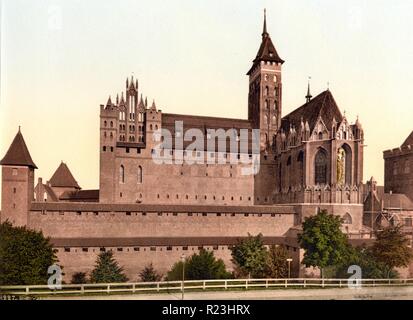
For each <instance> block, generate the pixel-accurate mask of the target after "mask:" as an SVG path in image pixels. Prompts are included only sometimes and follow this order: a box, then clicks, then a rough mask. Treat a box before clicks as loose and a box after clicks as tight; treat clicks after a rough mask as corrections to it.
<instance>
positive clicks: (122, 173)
mask: <svg viewBox="0 0 413 320" xmlns="http://www.w3.org/2000/svg"><path fill="white" fill-rule="evenodd" d="M119 181H120V183H125V167H124V166H123V165H121V166H120V170H119Z"/></svg>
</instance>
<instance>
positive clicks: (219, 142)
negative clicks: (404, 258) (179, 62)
mask: <svg viewBox="0 0 413 320" xmlns="http://www.w3.org/2000/svg"><path fill="white" fill-rule="evenodd" d="M283 63H284V60H282V59H281V58H280V56H279V54H278V52H277V50H276V48H275V46H274V44H273V42H272V40H271V37H270V35H269V33H268V32H267V26H266V18H265V17H264V26H263V32H262V40H261V45H260V47H259V50H258V53H257V55H256V57H255V59H254V60H253V63H252V66H251V68H250V69H249V71H248V72H247V75H248V77H249V94H248V119H228V118H216V117H202V116H191V115H179V114H171V113H163V112H162V111H161V109H160V108H159V107H158V106H157V105H156V103H155V102H152V103H151V104H150V105H149V104H148V102H147V99H146V98H145V99H143V95H142V94H140V92H139V83H138V81H137V80H134V79H133V77H132V78H131V79H127V80H126V92H125V94H123V93H122V94H121V95H120V96H119V95H118V96H117V97H116V99H115V100H114V101H112V99H111V97H109V99H108V101H107V103H106V104H105V105H101V106H100V150H99V153H100V163H99V165H100V177H99V190H82V189H81V187H80V186H79V185H78V183H77V182H76V180H75V178H74V177H73V175H72V173H71V172H70V170H69V168H68V166H67V165H66V164H65V163H61V164H60V166H59V167H58V169H57V170H56V172H55V173H54V174H53V176H52V177H51V178H50V180H48V181H45V183H44V182H43V180H42V179H41V178H39V179H38V183H37V185H36V187H35V186H34V174H35V169H36V168H37V167H36V165H35V163H34V162H33V160H32V158H31V156H30V153H29V151H28V148H27V146H26V144H25V142H24V139H23V135H22V133H21V132H20V129H19V132H18V133H17V135H16V137H15V139H14V140H13V142H12V144H11V146H10V148H9V150H8V151H7V153H6V155H5V156H4V158H3V159H2V160H1V162H0V164H1V165H2V212H1V220H2V221H4V220H7V219H8V220H9V221H11V222H13V223H14V224H15V225H25V226H27V227H29V228H32V229H36V230H42V231H43V233H44V234H45V235H46V236H49V237H50V238H51V241H52V243H53V245H54V247H55V248H56V249H57V255H58V258H59V263H60V264H61V265H62V266H63V267H64V272H65V279H66V280H67V281H70V278H71V275H72V274H73V273H74V272H80V271H83V272H88V271H91V270H92V269H93V267H94V262H95V260H96V256H97V254H98V253H99V252H100V251H105V250H113V251H114V252H115V257H116V259H117V260H118V261H119V263H120V264H121V265H122V266H123V267H124V269H125V272H126V274H127V275H128V277H129V279H131V280H134V281H136V280H138V273H139V272H140V270H142V269H143V267H144V266H145V265H147V264H149V263H153V265H154V267H155V268H156V269H158V270H159V271H160V272H162V273H165V272H166V271H167V270H168V269H169V268H170V267H171V266H172V265H173V263H175V262H176V261H178V260H179V259H180V257H181V255H182V254H185V255H187V256H188V255H191V254H193V253H195V252H198V250H200V249H201V248H206V249H208V250H213V251H214V254H215V256H217V257H218V258H222V259H223V260H224V262H225V263H226V265H227V267H228V268H230V269H231V268H232V264H231V255H230V250H229V248H230V246H231V245H233V244H235V243H236V241H237V239H240V238H243V237H246V236H247V235H248V233H250V234H258V233H262V234H263V240H264V243H265V244H266V245H271V244H276V245H278V244H283V245H285V246H286V247H287V249H288V251H289V254H290V256H291V258H292V259H293V264H292V266H293V273H292V274H293V275H297V276H298V275H303V274H304V273H305V272H306V270H305V268H303V266H302V265H301V264H300V261H301V259H302V254H303V253H302V250H300V248H299V245H298V243H297V233H299V232H300V226H301V223H302V221H303V219H304V218H305V217H307V216H311V215H314V214H316V213H317V212H318V211H319V210H322V209H326V210H328V211H329V212H330V213H333V214H336V215H339V216H341V217H343V219H344V227H343V228H344V230H343V231H345V232H346V233H347V234H348V235H349V237H350V238H360V235H361V234H362V231H363V228H364V227H363V225H362V222H363V188H362V186H363V185H362V179H363V140H364V133H363V129H362V126H361V124H360V122H359V120H358V119H357V121H356V122H355V123H354V124H350V123H349V121H348V120H347V118H346V116H345V115H343V114H342V113H341V112H340V109H339V108H338V106H337V104H336V102H335V100H334V97H333V95H332V93H331V91H330V90H326V91H324V92H322V93H320V94H319V95H317V96H316V97H314V98H313V97H312V96H311V93H310V87H308V92H307V96H306V97H305V98H306V100H305V103H304V104H303V105H302V106H301V107H299V108H297V109H296V110H295V111H293V112H291V113H290V114H288V115H286V116H284V117H283V116H282V107H283V105H282V88H283V82H282V66H283ZM160 132H169V133H170V137H169V138H170V139H166V140H167V141H166V140H165V136H163V135H162V137H160ZM218 133H219V134H218ZM167 138H168V137H167ZM196 138H198V142H199V141H201V142H202V143H198V144H195V140H196ZM167 142H168V143H167ZM160 143H161V147H160ZM194 145H196V146H195V147H194ZM159 158H162V159H167V161H164V162H163V163H162V164H160V163H158V161H156V160H157V159H158V160H159ZM194 159H195V160H194ZM189 160H190V161H189ZM249 167H251V168H252V170H248V169H251V168H249Z"/></svg>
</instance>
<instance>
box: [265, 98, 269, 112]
mask: <svg viewBox="0 0 413 320" xmlns="http://www.w3.org/2000/svg"><path fill="white" fill-rule="evenodd" d="M268 107H269V104H268V100H265V110H268Z"/></svg>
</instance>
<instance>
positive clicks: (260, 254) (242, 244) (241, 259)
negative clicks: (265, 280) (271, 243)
mask: <svg viewBox="0 0 413 320" xmlns="http://www.w3.org/2000/svg"><path fill="white" fill-rule="evenodd" d="M231 256H232V262H233V263H234V265H235V267H236V268H235V269H236V274H237V276H239V277H246V276H248V277H253V278H262V277H263V276H264V275H265V267H266V260H267V249H266V248H265V247H264V243H263V241H262V234H259V235H257V236H255V237H254V236H251V235H250V234H248V238H246V239H242V240H239V241H238V243H237V244H236V245H234V246H232V247H231Z"/></svg>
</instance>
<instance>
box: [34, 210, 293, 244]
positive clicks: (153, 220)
mask: <svg viewBox="0 0 413 320" xmlns="http://www.w3.org/2000/svg"><path fill="white" fill-rule="evenodd" d="M251 212H254V211H251ZM294 223H295V215H294V214H288V213H236V212H232V213H229V212H228V213H221V212H219V211H218V212H185V211H184V209H183V210H182V212H171V211H166V212H162V211H159V212H142V211H140V212H138V211H135V212H125V211H123V212H97V211H86V212H85V211H47V212H41V211H31V212H30V214H29V226H30V228H33V229H36V230H42V231H43V233H44V234H45V235H46V236H50V237H52V238H53V237H57V238H62V237H63V238H91V237H109V238H111V237H113V238H116V237H165V236H168V237H209V236H220V235H225V236H247V234H248V233H251V234H254V235H256V234H259V233H262V234H263V235H264V236H282V235H283V234H284V233H286V232H287V230H288V229H289V228H290V227H292V226H294Z"/></svg>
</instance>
